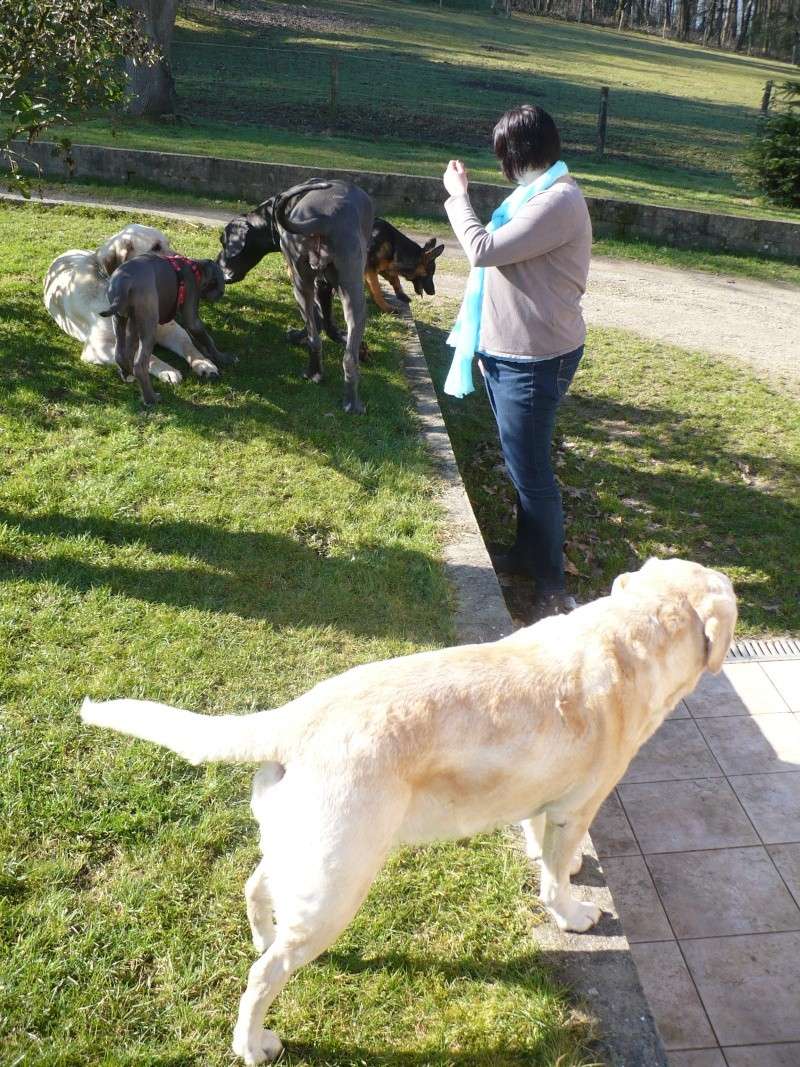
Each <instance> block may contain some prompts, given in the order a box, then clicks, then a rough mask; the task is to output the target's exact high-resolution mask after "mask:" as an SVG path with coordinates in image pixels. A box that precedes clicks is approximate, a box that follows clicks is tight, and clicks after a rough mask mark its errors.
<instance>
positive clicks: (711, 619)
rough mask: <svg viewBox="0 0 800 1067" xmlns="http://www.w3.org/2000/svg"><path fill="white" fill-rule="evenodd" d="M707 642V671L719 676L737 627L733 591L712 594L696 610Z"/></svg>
mask: <svg viewBox="0 0 800 1067" xmlns="http://www.w3.org/2000/svg"><path fill="white" fill-rule="evenodd" d="M696 611H697V614H698V615H699V616H700V621H701V622H702V623H703V634H704V635H705V641H706V670H709V671H711V673H712V674H719V672H720V671H721V670H722V664H723V663H724V661H725V657H726V656H727V654H728V649H729V648H730V647H731V641H732V640H733V631H734V628H735V627H736V615H737V611H736V597H735V596H734V594H733V591H731V592H729V593H727V592H723V593H710V594H709V595H708V596H706V597H704V598H703V599H702V600H701V601H700V603H699V604H698V606H697V608H696Z"/></svg>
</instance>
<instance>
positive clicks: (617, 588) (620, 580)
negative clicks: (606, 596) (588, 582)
mask: <svg viewBox="0 0 800 1067" xmlns="http://www.w3.org/2000/svg"><path fill="white" fill-rule="evenodd" d="M632 577H633V574H631V573H630V572H628V573H626V574H618V575H617V577H616V578H615V579H614V582H613V584H612V586H611V595H612V596H616V594H617V593H624V592H625V589H626V588H627V585H628V582H630V580H631V578H632Z"/></svg>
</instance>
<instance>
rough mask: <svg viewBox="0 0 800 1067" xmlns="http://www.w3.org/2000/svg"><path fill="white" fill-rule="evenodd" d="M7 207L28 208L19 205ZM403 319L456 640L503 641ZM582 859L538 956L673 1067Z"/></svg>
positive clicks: (633, 1059) (207, 222)
mask: <svg viewBox="0 0 800 1067" xmlns="http://www.w3.org/2000/svg"><path fill="white" fill-rule="evenodd" d="M3 199H8V200H21V198H19V197H14V196H4V197H3ZM37 202H38V203H44V204H50V205H54V204H59V203H61V204H69V205H70V206H74V205H75V202H74V201H66V200H55V199H49V198H46V199H42V200H39V201H37ZM84 203H85V204H86V206H91V207H96V208H98V209H100V210H106V211H117V210H128V208H127V207H124V206H123V205H119V204H114V203H106V204H101V203H95V202H84ZM139 210H141V211H142V212H143V213H146V214H150V215H157V216H161V217H165V218H172V219H175V220H180V221H182V222H191V223H194V224H195V225H201V226H207V227H215V226H216V225H218V223H217V222H216V221H215V220H213V219H210V218H208V217H203V216H200V215H192V214H191V213H187V212H179V211H150V210H149V209H148V208H147V207H146V205H141V206H140V208H139ZM400 310H401V314H402V319H403V322H404V324H405V328H406V342H405V351H404V359H403V369H404V372H405V375H406V378H407V381H408V384H409V389H410V392H411V396H412V399H413V402H414V407H415V410H416V413H417V417H418V419H419V423H420V434H421V436H422V440H423V442H424V444H425V446H426V448H427V449H428V451H429V452H430V455H431V458H432V460H433V464H434V468H435V471H436V474H437V475H438V477H439V479H440V481H441V490H440V493H439V504H440V506H441V507H442V509H443V512H444V514H445V517H446V521H447V526H448V532H449V534H450V536H449V537H448V540H447V542H446V543H445V545H444V546H443V551H442V556H443V560H444V565H445V573H446V575H447V578H448V580H449V581H450V583H451V585H452V588H453V592H454V595H455V618H456V629H457V633H458V637H459V640H460V641H461V642H462V643H464V644H472V643H482V642H486V641H496V640H497V639H498V638H500V637H504V636H505V635H507V634H509V633H511V631H512V629H513V625H512V621H511V616H510V615H509V613H508V609H507V608H506V605H505V601H504V599H503V594H502V592H501V590H500V586H499V583H498V581H497V577H496V575H495V572H494V568H493V567H492V563H491V560H490V558H489V554H488V552H487V550H486V546H485V544H484V541H483V537H482V536H481V532H480V528H479V526H478V521H477V519H476V518H475V513H474V511H473V510H472V505H471V503H470V501H469V497H468V496H467V491H466V489H465V487H464V483H463V481H462V479H461V474H460V472H459V469H458V464H457V463H456V458H455V455H454V453H453V448H452V445H451V443H450V437H449V434H448V433H447V428H446V426H445V422H444V417H443V415H442V411H441V408H440V406H439V401H438V399H437V397H436V391H435V389H434V386H433V381H432V380H431V375H430V371H429V369H428V364H427V361H426V359H425V354H424V352H423V349H422V345H421V343H420V340H419V335H418V333H417V329H416V326H415V324H414V319H413V316H412V314H411V311H410V309H409V308H408V307H406V306H403V307H402V308H401V309H400ZM583 851H584V864H583V868H582V871H581V873H580V874H579V875H578V876H577V877H576V878H575V879H574V882H575V883H576V885H577V886H579V887H580V890H581V895H582V897H583V899H585V900H592V901H594V902H595V903H597V904H599V905H600V907H601V908H602V909H603V911H604V912H605V913H607V914H605V915H604V916H603V918H602V919H601V921H600V923H598V925H597V927H595V929H594V930H592V931H591V932H590V933H587V934H570V933H563V932H562V931H560V930H558V929H557V928H556V926H555V925H554V924H553V923H546V924H543V925H542V926H539V927H537V929H536V941H537V945H538V949H539V951H540V952H541V954H542V957H543V959H544V961H545V962H546V963H547V964H548V965H550V966H551V967H552V968H553V970H554V972H555V973H556V974H558V975H559V976H560V977H561V979H562V980H563V981H564V982H566V984H567V985H568V986H569V987H570V988H571V989H572V990H573V992H574V993H575V995H576V997H577V998H578V999H579V1000H580V1001H581V1002H582V1003H583V1004H584V1005H585V1007H586V1009H587V1010H588V1012H589V1013H590V1015H591V1016H592V1018H593V1021H594V1022H595V1024H596V1027H597V1031H598V1032H597V1037H596V1041H595V1044H596V1047H597V1050H598V1051H599V1052H600V1053H601V1054H602V1055H603V1056H604V1058H605V1060H606V1062H607V1064H608V1065H609V1067H668V1065H667V1058H666V1054H665V1052H664V1049H663V1046H662V1044H661V1039H660V1037H659V1035H658V1031H657V1029H656V1025H655V1021H654V1020H653V1016H652V1013H651V1011H650V1008H649V1006H648V1004H647V1000H646V999H645V996H644V992H643V991H642V986H641V983H640V981H639V975H638V973H637V971H636V965H635V963H634V961H633V958H632V956H631V953H630V947H629V945H628V940H627V938H626V937H625V935H624V933H623V932H622V927H621V924H620V921H619V916H618V913H617V910H616V908H615V907H614V902H613V900H612V897H611V892H610V890H609V889H608V886H607V885H606V883H605V878H604V876H603V873H602V870H601V868H600V864H599V862H598V859H597V853H596V851H595V848H594V846H593V844H592V842H591V839H590V838H589V837H588V836H587V838H586V840H585V841H584V844H583Z"/></svg>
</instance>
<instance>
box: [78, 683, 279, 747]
mask: <svg viewBox="0 0 800 1067" xmlns="http://www.w3.org/2000/svg"><path fill="white" fill-rule="evenodd" d="M81 718H82V719H83V721H84V722H86V723H89V724H91V725H92V726H105V727H107V728H108V729H110V730H117V731H119V733H122V734H130V735H131V736H133V737H140V738H142V739H143V740H144V741H154V742H155V743H156V744H157V745H163V746H164V747H165V748H169V749H171V750H172V751H173V752H177V753H178V755H179V756H183V758H184V759H187V760H188V761H189V762H190V763H195V764H197V763H210V762H223V763H265V762H267V761H270V760H277V761H280V760H281V748H282V746H281V739H282V738H281V735H282V733H283V730H282V728H281V727H282V726H283V723H284V717H283V716H282V715H281V714H280V711H277V712H275V711H259V712H255V713H254V714H252V715H196V714H195V713H194V712H192V711H183V710H181V709H180V708H172V707H170V706H169V705H168V704H157V703H155V702H154V701H152V700H104V701H102V702H100V703H94V701H92V700H89V698H88V697H87V698H86V699H85V700H84V702H83V706H82V707H81Z"/></svg>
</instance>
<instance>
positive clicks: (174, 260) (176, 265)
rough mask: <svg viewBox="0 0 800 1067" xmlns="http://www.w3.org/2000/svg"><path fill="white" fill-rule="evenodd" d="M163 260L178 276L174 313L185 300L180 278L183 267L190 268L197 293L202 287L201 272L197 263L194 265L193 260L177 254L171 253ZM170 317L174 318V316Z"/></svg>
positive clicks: (183, 285)
mask: <svg viewBox="0 0 800 1067" xmlns="http://www.w3.org/2000/svg"><path fill="white" fill-rule="evenodd" d="M164 259H166V261H167V262H168V263H169V264H170V266H171V267H172V269H173V270H174V271H175V273H176V274H177V275H178V299H177V301H176V304H175V311H176V312H177V310H178V308H181V307H183V304H184V301H185V300H186V282H185V281H184V280H183V278H181V276H180V274H181V271H182V270H183V268H184V267H189V268H191V271H192V274H194V277H195V281H196V282H197V288H198V291H199V289H200V286H201V285H202V280H203V272H202V271H201V270H200V268H199V267H198V266H197V263H195V261H194V260H193V259H189V258H188V256H181V255H178V254H177V253H173V254H172V255H171V256H164ZM172 317H173V318H175V316H174V315H173V316H172Z"/></svg>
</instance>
